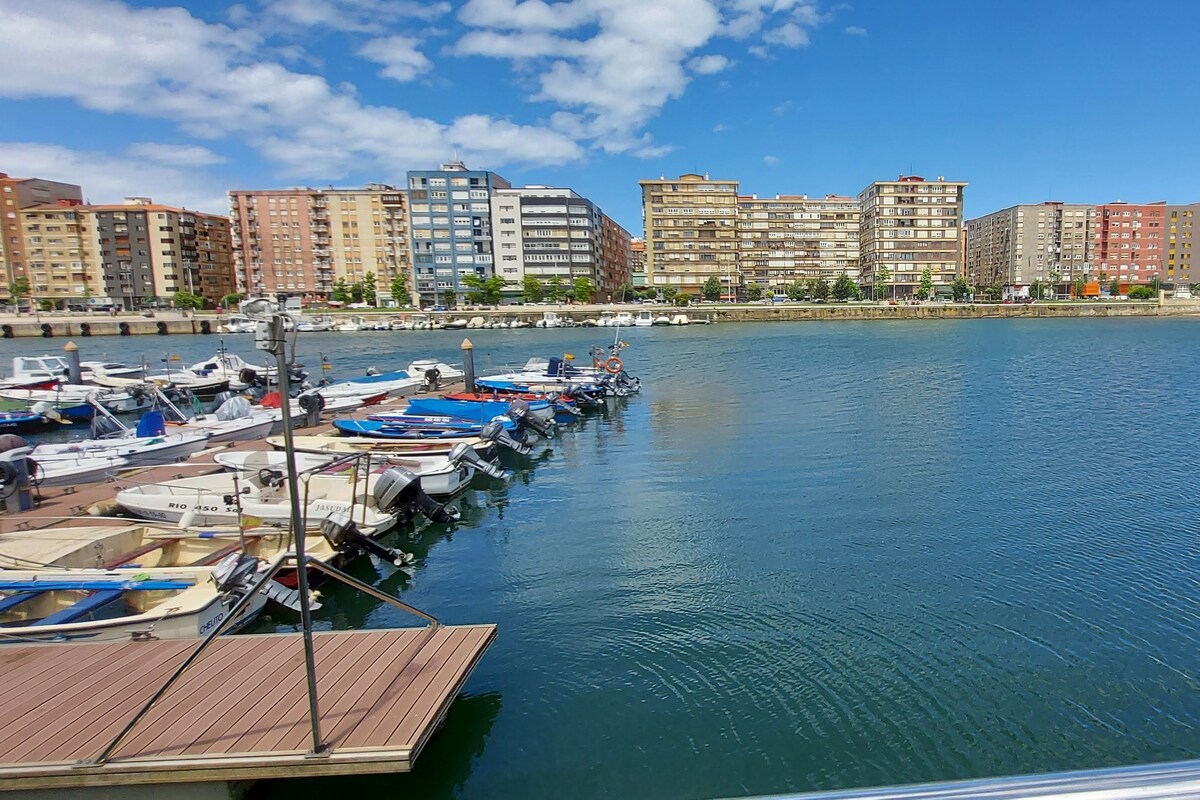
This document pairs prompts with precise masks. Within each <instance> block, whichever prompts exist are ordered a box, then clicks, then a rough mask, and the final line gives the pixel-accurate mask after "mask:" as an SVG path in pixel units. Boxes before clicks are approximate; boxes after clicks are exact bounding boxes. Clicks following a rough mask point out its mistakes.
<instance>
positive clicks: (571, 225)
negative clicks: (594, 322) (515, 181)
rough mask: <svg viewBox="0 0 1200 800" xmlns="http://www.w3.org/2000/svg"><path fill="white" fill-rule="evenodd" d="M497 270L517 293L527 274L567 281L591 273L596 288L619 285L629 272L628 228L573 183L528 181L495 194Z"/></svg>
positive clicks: (611, 288) (604, 291) (612, 288)
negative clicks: (555, 184)
mask: <svg viewBox="0 0 1200 800" xmlns="http://www.w3.org/2000/svg"><path fill="white" fill-rule="evenodd" d="M492 220H493V224H494V227H495V241H494V244H493V247H494V250H495V258H496V274H497V275H500V276H501V277H502V278H504V279H505V280H506V281H508V282H509V285H508V288H507V291H508V292H509V293H510V294H519V293H520V291H521V286H520V284H521V282H522V281H523V280H524V278H525V276H526V275H533V276H535V277H537V278H538V279H539V280H541V281H542V282H543V283H545V282H547V281H549V280H550V279H552V278H555V277H557V278H559V280H560V281H561V282H562V284H563V285H564V286H569V285H571V284H572V283H573V282H574V281H575V279H576V278H587V279H588V280H589V281H590V282H591V284H592V286H593V288H594V289H595V291H596V293H597V294H598V295H601V296H606V295H609V294H611V293H612V292H614V291H616V290H617V289H618V288H619V287H620V286H621V284H622V283H624V282H625V281H626V280H628V276H629V245H630V241H631V237H630V235H629V232H628V231H626V230H625V229H624V228H622V227H621V226H620V225H618V224H617V223H616V222H614V221H613V220H612V219H611V218H610V217H609V216H608V215H607V214H605V213H604V212H603V211H601V210H600V207H599V206H597V205H596V204H595V203H593V202H592V201H590V200H588V199H587V198H585V197H581V196H580V195H578V194H577V193H575V192H574V191H572V190H571V189H561V188H553V187H549V186H524V187H515V188H509V189H498V190H496V192H495V194H494V195H493V196H492Z"/></svg>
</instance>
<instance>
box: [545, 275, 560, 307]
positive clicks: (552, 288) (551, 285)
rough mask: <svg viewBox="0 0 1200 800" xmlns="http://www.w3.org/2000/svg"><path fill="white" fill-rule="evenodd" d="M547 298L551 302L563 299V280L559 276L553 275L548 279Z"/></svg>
mask: <svg viewBox="0 0 1200 800" xmlns="http://www.w3.org/2000/svg"><path fill="white" fill-rule="evenodd" d="M546 299H547V300H549V301H550V302H551V303H557V302H558V301H559V300H562V299H563V280H562V278H560V277H559V276H557V275H551V276H550V280H548V281H546Z"/></svg>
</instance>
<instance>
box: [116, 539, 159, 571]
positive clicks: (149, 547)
mask: <svg viewBox="0 0 1200 800" xmlns="http://www.w3.org/2000/svg"><path fill="white" fill-rule="evenodd" d="M172 541H174V540H173V539H159V540H158V541H155V542H150V543H148V544H144V545H142V546H141V547H139V548H137V549H136V550H131V551H129V552H128V553H122V554H121V555H119V556H117V557H116V558H114V559H113V560H112V561H106V562H104V563H103V564H101V565H100V566H101V569H116V568H117V567H119V566H121V565H122V564H128V563H129V562H130V561H133V560H134V559H135V558H141V557H142V556H144V555H146V554H147V553H153V552H154V551H155V550H161V549H162V548H164V547H166V546H167V544H168V543H169V542H172Z"/></svg>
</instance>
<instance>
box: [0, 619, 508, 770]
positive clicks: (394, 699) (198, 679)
mask: <svg viewBox="0 0 1200 800" xmlns="http://www.w3.org/2000/svg"><path fill="white" fill-rule="evenodd" d="M495 637H496V626H495V625H470V626H430V627H424V628H400V629H389V630H377V631H348V632H338V633H316V634H314V642H315V650H316V671H317V676H318V680H317V686H318V696H319V705H320V714H321V730H322V735H323V742H324V744H325V745H326V749H325V750H324V751H323V752H322V753H320V754H318V755H313V754H312V753H311V752H310V750H311V728H310V726H309V716H308V702H307V694H306V688H305V686H306V684H305V672H304V653H303V647H302V643H301V638H300V636H299V635H298V634H270V635H260V636H229V637H221V638H219V639H217V640H215V641H214V642H213V643H212V644H211V645H210V646H209V648H208V649H207V650H205V651H204V653H203V654H202V655H201V656H200V658H199V659H198V660H197V661H196V662H195V663H194V664H193V665H192V666H191V667H190V668H189V669H188V670H187V671H186V672H184V673H183V676H182V677H181V678H180V679H179V680H178V681H177V682H176V683H175V685H174V686H172V687H171V688H170V689H169V690H168V692H167V693H166V694H165V695H164V696H163V697H162V699H161V700H160V701H159V702H158V704H157V705H155V706H154V707H153V708H152V709H151V710H150V712H149V713H148V714H147V715H146V716H145V717H144V718H143V719H142V720H141V721H140V722H139V723H138V725H137V726H136V727H134V728H133V730H132V731H131V732H130V734H129V735H128V736H127V737H126V738H125V739H124V740H123V741H122V742H121V744H120V745H119V746H118V747H117V749H116V750H115V751H114V753H113V755H112V757H111V759H110V760H109V761H107V762H105V763H103V764H96V763H93V762H94V760H95V759H96V758H97V756H98V755H99V754H100V753H101V752H102V751H103V750H104V748H105V747H106V745H107V744H108V743H109V742H110V741H111V740H112V739H113V737H114V736H116V735H117V734H118V732H119V731H120V730H121V729H122V728H123V727H124V726H125V724H126V723H127V722H128V721H129V720H130V719H131V718H132V716H133V714H134V713H135V712H136V711H137V710H138V709H139V708H140V707H141V706H142V704H143V703H145V701H146V700H147V699H148V698H149V697H150V696H151V694H152V693H153V692H154V691H155V690H156V689H158V688H159V687H160V686H161V685H162V684H163V683H164V682H165V681H166V679H167V677H168V676H169V675H170V674H171V673H172V672H174V670H175V669H176V668H177V666H178V665H179V664H180V663H182V661H183V659H184V658H186V656H187V655H188V654H189V653H190V652H191V651H192V650H193V649H194V648H195V647H196V642H195V641H153V642H126V643H111V644H49V645H15V644H12V645H5V646H4V647H2V648H0V792H3V791H13V790H37V789H72V788H82V787H103V786H121V785H130V784H170V783H194V784H212V783H214V782H225V781H242V780H256V779H260V778H276V777H304V776H312V775H344V774H354V773H380V772H402V771H407V770H409V769H411V768H412V765H413V762H414V761H415V760H416V758H417V756H418V755H419V754H420V752H421V749H422V748H423V747H424V746H425V744H426V742H427V741H428V740H429V738H430V736H431V735H432V734H433V733H434V731H435V730H436V729H437V727H438V725H439V724H440V723H441V721H442V719H443V717H444V716H445V714H446V711H447V710H448V708H449V706H450V703H451V701H452V700H453V699H454V697H455V695H457V693H458V691H459V690H460V688H461V687H462V685H463V684H464V683H465V681H466V679H467V677H468V676H469V675H470V674H471V672H472V670H473V669H474V668H475V665H476V664H477V663H478V661H479V659H480V657H481V656H482V655H483V653H484V651H485V650H486V649H487V648H488V646H489V645H490V644H491V643H492V641H493V640H494V639H495Z"/></svg>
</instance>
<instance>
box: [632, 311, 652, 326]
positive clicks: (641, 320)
mask: <svg viewBox="0 0 1200 800" xmlns="http://www.w3.org/2000/svg"><path fill="white" fill-rule="evenodd" d="M633 324H634V326H636V327H638V328H649V327H650V326H651V325H653V324H654V312H653V311H650V310H649V309H642V310H641V311H638V313H637V316H636V317H634V319H633Z"/></svg>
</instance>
